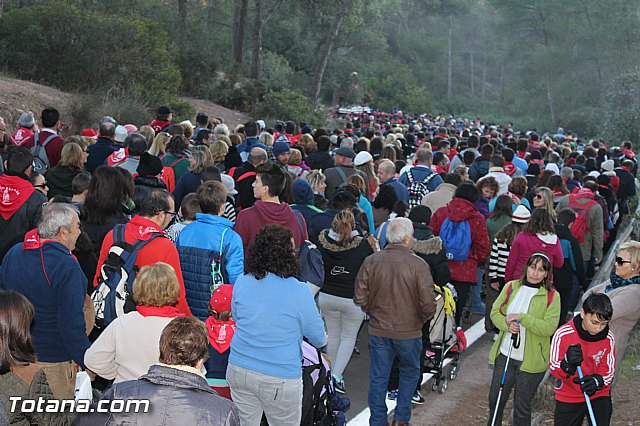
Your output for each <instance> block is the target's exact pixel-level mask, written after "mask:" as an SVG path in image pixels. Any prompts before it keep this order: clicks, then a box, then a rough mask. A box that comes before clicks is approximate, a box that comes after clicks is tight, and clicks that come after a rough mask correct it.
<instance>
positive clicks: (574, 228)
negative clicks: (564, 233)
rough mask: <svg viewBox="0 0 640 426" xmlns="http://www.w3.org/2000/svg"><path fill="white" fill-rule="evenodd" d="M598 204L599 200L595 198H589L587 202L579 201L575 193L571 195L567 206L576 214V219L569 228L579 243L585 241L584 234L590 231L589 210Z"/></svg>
mask: <svg viewBox="0 0 640 426" xmlns="http://www.w3.org/2000/svg"><path fill="white" fill-rule="evenodd" d="M596 204H598V202H597V201H594V200H589V201H587V203H586V204H582V203H578V201H577V199H576V196H575V195H569V204H568V205H567V207H568V208H570V209H571V210H573V211H574V213H575V214H576V220H575V221H574V222H573V224H572V225H571V228H569V229H570V230H571V233H572V234H573V235H574V236H575V237H576V239H577V240H578V242H579V243H584V236H585V234H586V233H587V232H589V210H590V209H591V207H593V206H595V205H596Z"/></svg>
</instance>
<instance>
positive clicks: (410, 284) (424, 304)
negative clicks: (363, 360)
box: [354, 244, 436, 340]
mask: <svg viewBox="0 0 640 426" xmlns="http://www.w3.org/2000/svg"><path fill="white" fill-rule="evenodd" d="M354 301H355V302H356V303H357V304H358V305H360V306H362V308H363V309H364V310H365V311H368V312H369V314H370V315H371V320H370V321H369V334H371V335H373V336H378V337H388V338H391V339H403V340H406V339H415V338H418V337H420V336H422V326H423V325H424V323H425V322H427V321H428V320H430V319H431V318H433V314H434V313H435V310H436V305H435V298H434V295H433V279H432V278H431V272H430V270H429V265H427V263H426V262H425V261H424V260H422V259H421V258H420V257H418V256H416V255H415V254H414V253H413V252H412V251H411V249H410V248H408V247H405V246H403V245H400V244H389V245H387V246H386V247H385V248H384V250H382V251H380V252H378V253H374V254H372V255H371V256H369V257H367V258H366V259H365V260H364V262H363V264H362V267H361V268H360V271H359V272H358V276H357V277H356V290H355V296H354Z"/></svg>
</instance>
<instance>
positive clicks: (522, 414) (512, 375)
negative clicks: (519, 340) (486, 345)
mask: <svg viewBox="0 0 640 426" xmlns="http://www.w3.org/2000/svg"><path fill="white" fill-rule="evenodd" d="M525 344H526V342H525ZM506 362H507V357H506V356H504V355H502V354H499V355H498V356H497V357H496V361H495V363H494V366H493V378H492V379H491V388H490V389H489V421H488V422H487V425H488V426H491V420H492V419H493V412H494V410H495V408H496V402H497V401H498V393H499V391H500V382H501V380H502V373H503V372H504V366H505V363H506ZM521 364H522V361H514V360H513V359H512V360H510V361H509V367H508V369H507V376H506V378H505V381H504V388H503V390H502V395H501V396H500V403H499V405H498V413H497V415H496V422H495V424H497V425H501V424H502V412H503V411H504V406H505V405H506V404H507V401H508V400H509V395H510V394H511V390H512V389H513V388H514V387H515V392H514V394H513V426H530V425H531V405H532V404H533V397H534V396H535V394H536V391H537V390H538V385H539V384H540V382H541V381H542V379H543V378H544V372H542V373H525V372H524V371H520V365H521ZM598 424H599V423H598Z"/></svg>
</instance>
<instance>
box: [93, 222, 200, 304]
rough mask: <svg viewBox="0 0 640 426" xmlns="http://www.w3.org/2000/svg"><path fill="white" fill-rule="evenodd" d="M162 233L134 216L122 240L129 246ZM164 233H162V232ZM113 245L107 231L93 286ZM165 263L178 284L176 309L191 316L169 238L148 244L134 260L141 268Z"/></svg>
mask: <svg viewBox="0 0 640 426" xmlns="http://www.w3.org/2000/svg"><path fill="white" fill-rule="evenodd" d="M154 232H163V231H162V230H161V229H160V227H159V226H158V225H157V224H156V223H155V222H152V221H150V220H149V219H146V218H144V217H142V216H135V217H134V218H133V219H131V220H130V221H129V223H127V226H126V228H125V230H124V238H125V240H126V241H127V242H128V243H129V244H133V243H134V242H135V241H137V240H148V239H149V237H150V236H151V234H152V233H154ZM163 233H164V232H163ZM112 245H113V230H111V231H109V233H107V235H106V236H105V237H104V241H103V242H102V249H101V250H100V259H98V268H97V269H96V276H95V277H94V279H93V285H94V286H96V285H98V278H99V277H100V268H101V267H102V264H103V263H104V261H105V259H106V258H107V254H108V253H109V249H110V248H111V246H112ZM158 262H165V263H168V264H169V265H171V267H173V269H174V270H175V271H176V276H177V277H178V282H179V283H180V297H179V298H178V304H177V305H176V308H178V311H180V312H181V313H182V314H184V315H188V316H191V311H190V310H189V306H188V305H187V299H185V294H186V293H185V289H184V281H183V279H182V270H181V269H180V258H179V257H178V250H176V246H175V245H173V242H172V241H171V240H170V239H169V238H156V239H155V240H153V241H151V242H150V243H149V244H147V245H146V246H144V247H143V248H142V249H141V250H140V251H139V252H138V257H137V258H136V266H137V267H138V268H141V267H143V266H146V265H153V264H154V263H158Z"/></svg>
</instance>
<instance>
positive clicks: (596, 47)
mask: <svg viewBox="0 0 640 426" xmlns="http://www.w3.org/2000/svg"><path fill="white" fill-rule="evenodd" d="M584 13H585V15H586V17H587V25H588V26H589V30H590V31H589V32H590V33H593V32H594V28H593V23H592V22H591V13H590V12H589V5H588V4H587V2H586V1H585V2H584ZM598 41H599V37H594V38H593V39H592V42H593V43H594V46H593V48H594V51H595V52H598V51H599V47H600V43H599V42H598ZM594 58H595V61H596V73H597V74H598V89H599V90H600V93H602V92H603V84H602V65H601V64H600V55H598V54H596V55H594Z"/></svg>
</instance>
